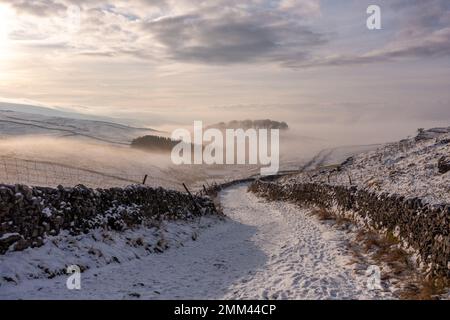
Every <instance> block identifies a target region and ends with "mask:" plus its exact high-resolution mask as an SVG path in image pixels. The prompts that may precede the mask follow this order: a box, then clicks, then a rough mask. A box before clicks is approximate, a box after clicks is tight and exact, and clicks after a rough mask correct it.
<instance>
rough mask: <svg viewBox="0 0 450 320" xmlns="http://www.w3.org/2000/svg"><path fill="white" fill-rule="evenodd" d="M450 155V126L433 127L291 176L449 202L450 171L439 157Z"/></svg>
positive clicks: (294, 179)
mask: <svg viewBox="0 0 450 320" xmlns="http://www.w3.org/2000/svg"><path fill="white" fill-rule="evenodd" d="M449 156H450V127H448V128H434V129H430V130H424V131H422V132H420V133H419V134H418V135H417V136H416V137H414V138H408V139H404V140H401V141H399V142H395V143H388V144H385V145H382V146H380V147H378V148H377V149H376V150H373V151H369V152H365V153H361V154H359V155H356V156H354V157H352V158H350V159H348V160H347V161H345V162H344V163H343V164H342V165H340V166H338V167H331V168H320V169H317V170H313V171H309V172H305V173H301V174H299V175H297V176H295V177H293V178H289V179H290V180H291V179H292V181H297V182H311V181H314V182H319V181H321V182H325V183H330V184H335V185H351V184H353V185H357V186H358V187H360V188H364V189H368V190H371V191H375V192H387V193H391V194H399V195H403V196H406V197H421V198H423V199H424V200H425V201H426V202H428V203H430V204H436V203H450V173H449V172H447V173H441V172H439V169H438V162H439V160H440V159H441V158H442V157H449Z"/></svg>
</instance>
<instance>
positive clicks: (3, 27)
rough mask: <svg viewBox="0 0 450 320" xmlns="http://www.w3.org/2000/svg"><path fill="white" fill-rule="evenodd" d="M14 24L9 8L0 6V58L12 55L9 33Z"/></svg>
mask: <svg viewBox="0 0 450 320" xmlns="http://www.w3.org/2000/svg"><path fill="white" fill-rule="evenodd" d="M11 22H12V13H11V11H10V9H9V7H7V6H4V5H0V57H1V58H4V57H5V56H7V55H9V54H10V50H9V49H10V41H9V32H10V27H11Z"/></svg>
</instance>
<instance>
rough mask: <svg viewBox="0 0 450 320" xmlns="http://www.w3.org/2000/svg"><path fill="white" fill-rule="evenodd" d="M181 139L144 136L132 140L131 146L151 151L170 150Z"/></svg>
mask: <svg viewBox="0 0 450 320" xmlns="http://www.w3.org/2000/svg"><path fill="white" fill-rule="evenodd" d="M178 143H180V141H176V140H172V139H170V138H166V137H159V136H150V135H149V136H143V137H139V138H136V139H134V140H133V141H131V147H133V148H139V149H143V150H149V151H163V152H170V151H172V149H173V147H174V146H176V145H177V144H178Z"/></svg>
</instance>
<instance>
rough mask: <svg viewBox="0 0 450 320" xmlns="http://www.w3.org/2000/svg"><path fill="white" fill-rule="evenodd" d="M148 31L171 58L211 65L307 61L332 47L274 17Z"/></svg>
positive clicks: (169, 21) (187, 19)
mask: <svg viewBox="0 0 450 320" xmlns="http://www.w3.org/2000/svg"><path fill="white" fill-rule="evenodd" d="M144 29H145V30H147V31H148V32H149V33H151V34H153V35H154V36H155V37H156V39H157V40H158V41H159V42H160V43H162V44H163V45H164V46H165V47H166V49H167V54H168V56H169V57H170V58H172V59H174V60H180V61H190V62H200V63H211V64H231V63H242V62H254V61H283V60H288V59H303V58H304V57H306V56H307V53H308V52H309V51H310V50H311V49H312V48H313V47H314V46H317V45H320V44H323V43H325V42H326V39H325V36H324V35H322V34H319V33H315V32H313V31H312V30H310V29H309V28H308V27H306V26H302V25H300V24H298V23H294V22H293V21H289V20H286V19H285V17H283V16H281V15H279V14H275V13H269V12H265V13H255V14H252V15H239V14H236V15H234V14H226V15H222V16H219V17H213V18H209V17H207V16H202V15H199V14H197V15H186V16H178V17H171V18H165V19H160V20H157V21H153V22H150V23H146V24H145V25H144Z"/></svg>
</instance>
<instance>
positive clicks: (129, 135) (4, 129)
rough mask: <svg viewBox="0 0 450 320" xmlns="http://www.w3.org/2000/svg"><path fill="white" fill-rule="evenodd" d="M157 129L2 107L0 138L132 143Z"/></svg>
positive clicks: (0, 110)
mask: <svg viewBox="0 0 450 320" xmlns="http://www.w3.org/2000/svg"><path fill="white" fill-rule="evenodd" d="M156 132H157V131H156V130H153V129H147V128H137V127H132V126H128V125H123V124H119V123H114V122H108V121H102V120H88V119H78V118H75V117H72V118H69V117H61V116H52V115H46V114H40V113H28V112H19V111H12V110H2V109H0V137H3V138H5V137H15V136H24V135H39V136H50V137H69V138H73V137H75V138H80V139H84V140H88V141H95V142H102V143H109V144H122V145H127V144H129V143H130V142H131V141H132V140H133V139H134V138H136V137H138V136H142V135H145V134H155V133H156Z"/></svg>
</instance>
